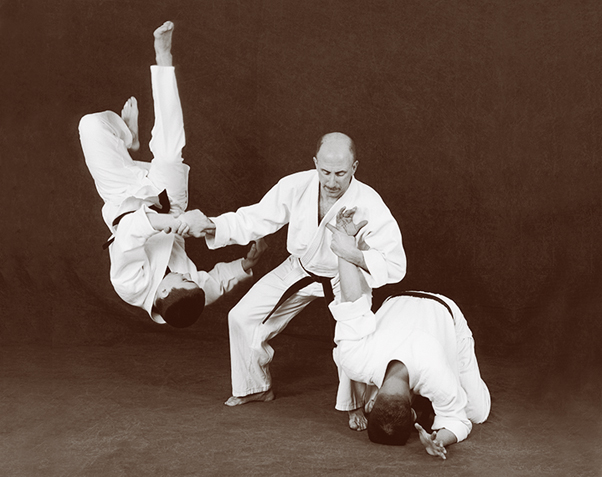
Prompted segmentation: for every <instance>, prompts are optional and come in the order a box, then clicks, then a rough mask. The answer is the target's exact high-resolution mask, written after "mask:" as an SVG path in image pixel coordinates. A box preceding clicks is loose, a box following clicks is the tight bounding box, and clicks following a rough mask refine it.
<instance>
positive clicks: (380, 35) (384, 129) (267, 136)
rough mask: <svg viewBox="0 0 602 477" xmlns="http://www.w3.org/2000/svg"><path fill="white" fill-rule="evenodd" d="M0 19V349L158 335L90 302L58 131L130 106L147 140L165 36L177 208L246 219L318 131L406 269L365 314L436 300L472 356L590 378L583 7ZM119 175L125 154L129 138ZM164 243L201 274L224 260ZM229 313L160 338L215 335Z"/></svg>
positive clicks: (595, 137)
mask: <svg viewBox="0 0 602 477" xmlns="http://www.w3.org/2000/svg"><path fill="white" fill-rule="evenodd" d="M168 4H169V5H168ZM0 5H1V10H0V13H1V15H0V18H1V22H2V23H1V26H0V44H1V46H0V51H1V54H0V58H1V59H2V63H3V68H2V69H3V72H2V74H1V78H0V86H1V91H2V95H1V99H0V101H1V102H0V106H1V107H0V111H1V121H2V123H1V130H0V134H1V136H0V137H1V139H2V149H1V150H2V152H1V154H2V161H1V164H2V174H1V178H0V181H1V185H2V224H3V227H4V230H3V232H2V244H1V254H2V255H1V256H0V259H1V263H2V269H1V280H2V282H1V283H0V285H1V289H2V290H1V297H2V303H1V305H2V319H1V320H0V340H1V341H2V342H4V343H18V342H26V341H28V342H29V341H36V342H37V341H40V342H43V341H52V342H53V343H56V344H69V343H75V344H85V343H99V342H100V343H102V342H104V341H107V340H113V339H116V337H119V336H123V335H124V334H125V335H127V334H131V333H143V332H149V333H155V332H158V333H172V332H174V330H170V329H168V328H167V327H159V326H158V325H154V324H153V323H152V322H150V320H148V319H147V318H146V317H145V316H144V313H143V312H141V311H138V310H134V309H132V308H130V307H129V306H127V305H124V304H122V303H121V302H120V300H119V299H118V297H117V296H116V295H115V293H114V291H113V290H112V287H111V285H110V283H109V280H108V269H109V264H108V256H107V254H106V253H103V252H102V251H101V250H100V244H101V243H102V242H103V241H104V240H105V239H106V238H107V231H106V227H105V226H104V224H103V222H102V219H101V216H100V207H101V201H100V199H99V198H98V196H97V194H96V191H95V189H94V186H93V182H92V180H91V178H90V177H89V174H88V172H87V170H86V168H85V165H84V163H83V157H82V153H81V149H80V146H79V140H78V136H77V123H78V120H79V118H80V117H81V116H82V115H83V114H85V113H88V112H94V111H99V110H104V109H112V110H115V111H119V110H120V108H121V106H122V104H123V102H124V101H125V99H126V98H127V97H128V96H130V95H135V96H136V97H137V98H138V100H139V103H140V105H141V130H142V139H143V143H147V142H148V139H149V136H150V133H149V131H150V128H151V126H152V105H151V98H150V80H149V76H150V75H149V71H148V66H149V64H151V62H152V61H153V49H152V36H151V32H152V30H153V29H154V28H155V27H156V26H158V25H159V24H161V23H162V22H163V21H164V20H167V19H171V20H173V21H174V22H175V24H176V32H175V37H174V53H175V58H176V64H177V68H178V70H177V74H178V81H179V85H180V93H181V97H182V102H183V107H184V114H185V122H186V129H187V142H188V145H187V146H186V150H185V158H186V159H187V161H188V162H189V163H190V164H191V166H192V172H191V176H190V183H191V186H190V188H191V199H190V205H191V207H198V208H200V209H201V210H203V211H204V212H206V213H207V214H209V215H211V214H218V213H221V212H225V211H228V210H233V209H235V208H237V207H239V206H242V205H245V204H249V203H252V202H254V201H256V200H258V199H259V198H260V197H261V196H262V195H263V194H264V193H265V192H266V191H267V190H268V189H269V188H270V187H271V186H272V185H273V184H274V183H275V182H276V181H277V180H278V179H279V178H280V177H282V176H284V175H286V174H289V173H292V172H296V171H299V170H303V169H307V168H310V167H311V166H312V160H311V158H312V155H313V153H314V147H315V143H316V140H317V138H318V137H319V136H320V135H321V134H323V133H325V132H328V131H333V130H339V131H343V132H346V133H348V134H349V135H350V136H352V137H353V138H354V139H355V141H356V144H357V147H358V158H359V160H360V166H359V170H358V172H357V177H358V178H359V179H360V180H362V181H364V182H366V183H368V184H370V185H372V186H373V187H374V188H375V189H377V190H378V191H379V192H380V194H381V195H382V196H383V198H384V199H385V201H386V202H387V204H388V205H389V207H390V208H391V210H392V212H393V214H394V215H395V217H396V218H397V220H398V221H399V224H400V226H401V229H402V233H403V238H404V244H405V248H406V251H407V255H408V263H409V267H408V275H407V277H406V279H405V280H404V281H403V283H402V284H401V285H399V286H398V287H387V288H386V289H384V290H381V291H379V292H378V293H377V297H378V298H379V299H382V298H383V297H384V296H386V294H387V293H389V292H391V291H392V290H395V289H402V288H404V289H424V290H431V291H436V292H440V293H443V294H446V295H448V296H450V297H452V298H454V299H455V300H456V301H457V302H458V303H459V304H460V306H461V307H462V308H463V309H464V311H465V312H466V315H467V317H468V320H469V323H470V324H471V327H472V328H473V331H474V333H475V336H476V337H477V342H478V346H479V352H480V353H483V354H485V355H486V354H492V355H508V356H517V357H518V358H520V359H524V360H525V362H531V363H539V364H540V365H541V366H542V367H543V369H545V370H552V369H554V368H552V367H551V365H555V364H561V369H563V370H568V371H571V372H573V371H576V370H584V369H585V370H589V371H590V372H592V373H594V372H597V371H598V370H597V368H596V367H597V365H598V364H599V363H600V360H599V358H600V353H599V346H598V339H599V336H600V335H601V332H602V325H601V324H600V323H601V320H600V318H599V317H600V312H601V311H602V300H601V298H600V288H601V279H600V269H601V265H602V247H600V246H599V238H600V237H601V236H602V235H601V224H600V222H601V221H600V213H601V210H602V207H601V205H602V204H601V199H600V197H601V194H600V184H601V183H602V182H601V178H602V177H601V176H602V174H601V166H600V152H601V150H602V142H601V139H600V138H601V134H600V131H601V126H602V109H601V106H602V101H601V97H600V96H601V92H602V86H601V85H602V72H601V66H600V65H601V64H602V52H601V45H602V38H601V36H602V35H601V32H602V28H601V27H602V25H601V24H600V19H601V15H602V4H600V3H599V2H598V1H594V0H592V1H588V0H586V1H582V2H579V4H578V5H576V4H574V3H573V2H567V1H561V0H539V1H537V0H529V1H525V2H507V1H505V0H493V1H483V2H462V1H447V2H435V1H404V2H399V1H373V2H368V1H336V2H313V1H304V2H297V1H283V2H279V1H275V0H272V1H269V0H263V1H260V0H258V1H252V2H234V1H232V2H230V1H224V2H209V1H202V2H199V1H193V0H189V1H181V0H180V1H177V2H149V1H147V0H136V1H127V2H117V1H105V2H100V1H92V0H88V1H81V0H61V1H56V2H42V1H39V2H25V1H19V2H7V1H5V2H3V3H1V4H0ZM136 158H138V159H139V158H145V159H149V152H148V148H147V147H146V145H145V144H144V145H143V148H142V151H141V152H140V153H139V154H138V155H137V157H136ZM270 243H271V245H272V247H271V251H270V253H269V254H268V256H267V257H266V259H265V260H264V262H263V263H262V265H261V266H260V267H259V270H258V271H259V273H260V274H261V273H264V272H265V271H266V270H268V269H269V268H270V267H272V266H274V265H276V264H277V263H278V262H279V261H280V260H282V259H283V258H284V257H285V256H286V252H285V250H284V235H283V233H278V234H276V236H274V237H272V238H271V240H270ZM187 247H188V249H189V251H190V255H191V256H192V257H193V258H194V259H195V261H196V262H197V263H198V264H199V267H201V268H203V267H204V268H209V267H211V266H212V264H213V263H215V262H216V261H218V260H224V259H227V260H229V259H232V258H235V257H237V256H238V255H240V254H241V253H242V252H243V249H242V248H238V247H236V248H232V249H227V250H222V251H219V252H208V251H207V249H206V247H205V246H204V243H203V242H202V241H189V242H188V244H187ZM232 304H233V301H232V300H230V301H228V300H226V302H225V304H223V306H222V308H216V310H218V311H215V312H214V313H213V314H208V315H207V318H206V319H205V321H204V323H202V324H201V323H199V324H197V325H196V326H195V327H194V329H193V330H187V331H186V330H184V331H182V332H184V333H186V332H188V333H191V336H194V333H197V332H203V333H205V332H210V331H211V330H214V331H216V330H217V331H216V334H217V335H219V336H222V337H223V338H224V339H225V336H226V335H225V320H226V312H227V309H228V307H229V306H231V305H232ZM313 309H314V310H315V311H316V312H315V313H305V314H304V315H302V317H299V318H298V319H297V320H295V322H297V321H298V322H300V324H296V325H294V326H296V327H297V328H296V330H297V332H299V333H302V334H303V333H306V334H307V335H308V336H309V337H311V336H313V334H316V335H323V334H324V333H323V332H326V328H324V325H323V322H324V321H325V320H327V319H328V317H327V315H326V313H325V308H324V306H323V305H322V304H316V305H315V306H313ZM316 329H317V330H318V332H316V331H315V330H316ZM178 332H179V331H178ZM324 336H325V335H324ZM324 336H323V338H324V339H326V340H327V339H328V338H327V337H324ZM224 359H226V357H224ZM587 376H588V374H585V375H583V374H581V373H579V379H583V378H584V377H585V378H586V377H587Z"/></svg>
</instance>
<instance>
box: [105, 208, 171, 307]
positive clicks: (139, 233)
mask: <svg viewBox="0 0 602 477" xmlns="http://www.w3.org/2000/svg"><path fill="white" fill-rule="evenodd" d="M147 211H148V209H147V208H146V207H141V208H140V209H138V210H137V211H136V212H133V213H131V214H128V215H126V216H124V217H123V218H122V219H121V221H120V222H119V226H118V227H117V231H116V232H115V241H114V242H113V243H112V244H111V247H110V249H109V252H110V255H111V283H112V284H113V286H114V287H115V291H116V292H117V294H118V295H119V296H120V297H121V298H123V300H125V301H126V302H127V303H130V304H132V305H135V306H142V305H143V303H144V299H145V298H146V296H147V294H148V288H149V286H150V283H151V271H150V268H149V260H148V256H147V254H146V250H145V248H144V244H145V243H146V241H147V240H148V239H149V238H150V237H151V236H153V235H155V234H157V233H159V232H158V231H156V230H155V229H154V228H153V227H152V226H151V224H150V222H149V220H148V217H147V216H146V212H147Z"/></svg>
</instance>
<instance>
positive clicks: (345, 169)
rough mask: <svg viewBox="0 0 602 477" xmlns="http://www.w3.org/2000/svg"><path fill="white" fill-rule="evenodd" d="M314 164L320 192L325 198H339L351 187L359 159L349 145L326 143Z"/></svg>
mask: <svg viewBox="0 0 602 477" xmlns="http://www.w3.org/2000/svg"><path fill="white" fill-rule="evenodd" d="M314 164H315V165H316V169H317V171H318V178H319V180H320V194H321V196H322V197H323V198H328V199H334V200H337V199H339V198H340V197H341V196H342V195H343V194H344V193H345V192H346V191H347V189H348V188H349V184H350V183H351V179H352V178H353V174H354V173H355V170H356V169H357V161H354V160H353V155H352V154H351V151H350V150H349V147H348V146H345V145H340V146H334V147H333V146H332V145H327V144H324V145H323V146H322V147H321V148H320V150H319V151H318V154H317V157H314Z"/></svg>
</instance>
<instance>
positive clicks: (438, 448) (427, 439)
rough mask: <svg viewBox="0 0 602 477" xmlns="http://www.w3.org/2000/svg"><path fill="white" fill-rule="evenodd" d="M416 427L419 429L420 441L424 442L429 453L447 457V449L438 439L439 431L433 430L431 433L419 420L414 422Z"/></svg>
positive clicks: (443, 457)
mask: <svg viewBox="0 0 602 477" xmlns="http://www.w3.org/2000/svg"><path fill="white" fill-rule="evenodd" d="M414 427H415V428H416V430H417V431H418V435H419V436H420V442H422V445H423V446H424V448H425V449H426V452H427V453H428V454H430V455H434V456H436V457H441V458H442V459H443V460H445V459H447V456H446V454H447V450H446V449H445V446H444V445H443V444H442V443H441V442H439V441H438V440H437V431H433V433H432V434H429V433H428V432H426V431H425V430H424V428H423V427H422V426H421V425H420V424H418V423H417V422H416V423H414Z"/></svg>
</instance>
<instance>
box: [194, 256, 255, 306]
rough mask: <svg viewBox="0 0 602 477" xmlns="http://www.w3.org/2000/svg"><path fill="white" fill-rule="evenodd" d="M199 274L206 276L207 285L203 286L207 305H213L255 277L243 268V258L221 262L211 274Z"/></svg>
mask: <svg viewBox="0 0 602 477" xmlns="http://www.w3.org/2000/svg"><path fill="white" fill-rule="evenodd" d="M199 273H201V274H204V275H205V277H204V278H205V283H204V284H203V290H204V292H205V305H211V303H213V302H215V301H216V300H218V299H219V298H220V297H221V296H222V295H224V294H225V293H228V292H229V291H231V290H232V289H233V288H234V287H235V286H236V285H238V284H239V283H241V282H243V281H245V280H248V279H250V278H251V277H252V276H253V272H252V271H250V273H247V272H245V270H244V269H243V268H242V258H241V259H238V260H234V261H233V262H227V263H223V262H220V263H218V264H216V265H215V267H213V269H212V270H211V271H210V272H199Z"/></svg>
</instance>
